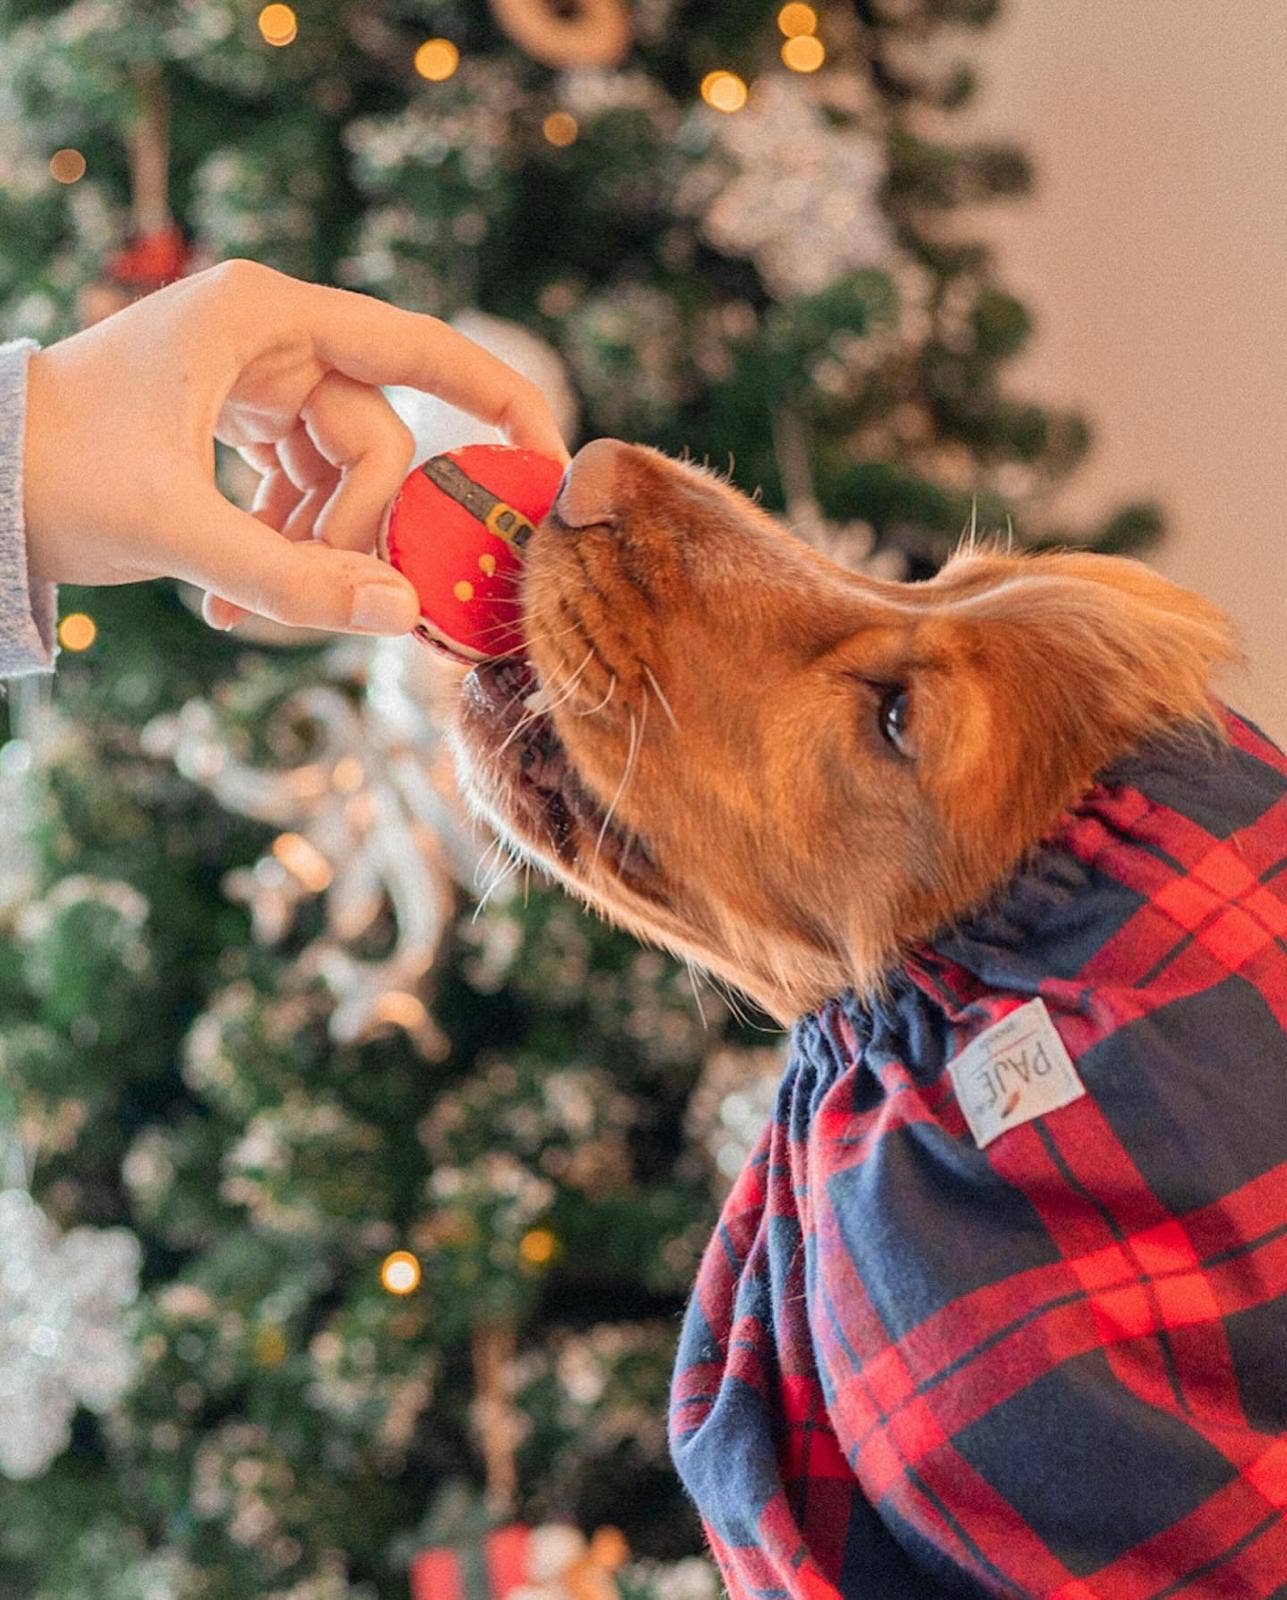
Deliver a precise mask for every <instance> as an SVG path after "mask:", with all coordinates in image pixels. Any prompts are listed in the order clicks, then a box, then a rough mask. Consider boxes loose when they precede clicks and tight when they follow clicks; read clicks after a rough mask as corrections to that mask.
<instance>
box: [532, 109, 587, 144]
mask: <svg viewBox="0 0 1287 1600" xmlns="http://www.w3.org/2000/svg"><path fill="white" fill-rule="evenodd" d="M579 131H580V130H579V128H578V126H577V120H576V118H575V117H574V116H573V115H572V113H571V112H570V111H551V112H550V114H549V116H548V117H546V119H545V121H544V122H543V123H542V124H541V132H542V133H543V134H544V135H545V137H546V138H547V139H548V140H549V142H550V143H551V144H552V145H554V146H555V147H556V148H557V149H559V150H563V149H565V148H566V147H567V146H568V145H570V144H572V143H574V142H575V140H576V136H577V134H578V132H579Z"/></svg>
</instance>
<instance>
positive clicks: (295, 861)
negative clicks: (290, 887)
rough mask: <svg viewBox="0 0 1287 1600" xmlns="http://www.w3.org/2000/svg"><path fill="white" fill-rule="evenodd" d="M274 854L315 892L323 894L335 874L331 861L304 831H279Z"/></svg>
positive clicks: (288, 870)
mask: <svg viewBox="0 0 1287 1600" xmlns="http://www.w3.org/2000/svg"><path fill="white" fill-rule="evenodd" d="M273 854H274V855H275V856H276V857H277V859H278V861H280V862H281V864H282V866H284V867H285V868H286V870H287V872H290V873H293V874H294V875H295V877H297V878H298V879H299V881H300V882H301V883H302V884H303V885H304V887H305V888H306V889H308V890H311V891H312V893H313V894H321V892H322V890H323V889H325V888H326V887H327V886H328V885H329V883H330V881H331V879H332V878H333V877H334V876H335V872H334V869H333V868H332V866H331V863H330V862H329V861H328V860H327V859H326V857H325V856H324V855H323V854H322V852H321V851H320V850H319V849H318V848H317V846H316V845H315V844H313V843H312V842H311V841H310V840H308V839H306V838H305V837H304V836H303V834H302V833H279V834H278V835H277V837H276V838H275V839H274V840H273Z"/></svg>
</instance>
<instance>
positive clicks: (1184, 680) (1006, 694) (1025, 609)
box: [932, 552, 1239, 849]
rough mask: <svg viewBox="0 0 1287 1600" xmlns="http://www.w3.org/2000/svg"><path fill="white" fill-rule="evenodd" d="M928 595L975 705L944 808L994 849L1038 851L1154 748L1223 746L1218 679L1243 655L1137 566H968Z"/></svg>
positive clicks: (1205, 612) (967, 559)
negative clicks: (1121, 759)
mask: <svg viewBox="0 0 1287 1600" xmlns="http://www.w3.org/2000/svg"><path fill="white" fill-rule="evenodd" d="M932 587H933V588H935V589H936V590H938V591H939V592H940V594H941V599H942V609H941V610H940V611H939V612H938V622H939V625H940V626H942V627H944V628H945V629H946V630H947V633H948V636H949V638H950V639H951V640H952V645H953V649H952V654H953V655H954V656H955V657H956V658H957V660H958V661H959V662H960V663H961V665H962V667H963V669H964V676H965V677H966V679H967V681H968V687H969V697H970V699H971V700H972V701H973V704H972V706H971V707H970V708H969V710H968V716H969V726H970V727H971V730H972V737H971V738H970V739H969V744H970V746H971V747H972V755H973V759H965V760H963V761H962V762H959V763H956V764H955V767H956V771H955V774H954V777H953V782H952V787H953V789H954V791H955V793H954V794H952V795H945V796H944V797H943V798H944V799H945V800H947V801H949V802H950V808H951V809H952V810H955V811H957V813H958V816H960V818H961V820H965V819H966V818H967V817H968V816H970V815H971V814H972V815H974V817H975V818H976V820H977V821H978V823H979V824H980V826H982V828H983V831H984V833H985V834H986V833H988V832H991V834H992V841H993V843H994V844H1001V843H1002V838H1003V837H1004V840H1005V846H1006V847H1007V849H1008V847H1011V846H1013V845H1014V844H1016V843H1017V845H1018V848H1020V849H1022V848H1023V847H1024V846H1025V845H1026V844H1028V843H1031V842H1032V841H1033V839H1035V838H1036V837H1037V836H1039V834H1040V832H1041V831H1043V830H1044V828H1045V827H1047V826H1049V824H1050V823H1051V822H1052V821H1053V820H1054V818H1055V816H1057V815H1058V812H1059V811H1060V810H1062V809H1063V807H1064V806H1066V805H1068V804H1069V803H1070V802H1071V801H1072V800H1073V799H1075V798H1076V796H1077V794H1079V793H1081V792H1082V791H1083V790H1084V789H1085V788H1086V787H1087V786H1088V785H1089V783H1090V781H1091V779H1092V778H1093V776H1094V774H1095V773H1096V772H1097V771H1099V770H1100V769H1101V768H1102V767H1104V766H1106V765H1107V764H1108V763H1109V762H1111V761H1113V760H1115V759H1116V758H1117V757H1118V756H1120V755H1122V754H1124V753H1125V752H1126V751H1127V750H1129V749H1130V748H1131V747H1132V746H1133V745H1135V744H1137V743H1138V742H1140V741H1141V740H1142V739H1144V738H1146V737H1147V736H1149V735H1155V734H1176V735H1185V736H1187V735H1192V734H1197V735H1199V736H1200V735H1201V734H1202V733H1203V731H1204V730H1205V732H1206V734H1207V736H1208V737H1219V736H1220V732H1221V724H1220V722H1219V719H1218V715H1217V710H1216V706H1215V702H1214V701H1213V699H1212V697H1211V687H1210V685H1211V678H1212V674H1213V672H1214V670H1215V668H1216V667H1217V666H1219V665H1221V664H1222V663H1225V662H1228V661H1232V660H1236V659H1238V656H1239V651H1238V649H1237V646H1236V644H1235V642H1234V639H1233V635H1232V630H1231V628H1230V625H1229V622H1228V619H1227V618H1226V617H1225V615H1224V613H1223V612H1221V611H1220V610H1219V608H1218V607H1216V606H1214V605H1212V604H1210V602H1208V601H1206V600H1203V599H1202V598H1200V597H1199V596H1198V595H1195V594H1192V593H1190V592H1189V591H1188V590H1186V589H1181V588H1179V587H1178V586H1177V585H1175V584H1173V583H1169V582H1168V581H1167V580H1166V579H1164V578H1161V577H1159V576H1158V575H1157V574H1156V573H1155V572H1152V571H1150V570H1149V569H1148V568H1147V567H1145V566H1142V565H1141V564H1140V563H1139V562H1136V561H1129V560H1125V559H1122V558H1120V557H1112V556H1096V555H1091V554H1086V553H1074V552H1065V553H1057V554H1048V555H1039V556H1032V557H1022V558H1015V557H1007V556H1002V555H966V556H963V557H961V558H959V559H958V560H956V561H954V562H952V563H950V564H949V565H948V566H947V567H945V568H944V570H943V572H942V573H941V574H940V576H939V578H938V579H936V580H933V584H932ZM962 754H963V755H964V752H962ZM967 768H974V769H975V770H973V771H969V772H967V771H966V769H967ZM998 804H999V805H1000V806H1002V807H1004V808H1007V812H1008V814H1006V815H1000V814H999V813H998V810H997V806H998ZM985 818H986V819H987V820H986V822H985ZM1034 830H1035V831H1034ZM1024 834H1027V835H1028V837H1027V838H1024V837H1022V835H1024ZM981 842H983V841H981Z"/></svg>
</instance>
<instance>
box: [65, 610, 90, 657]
mask: <svg viewBox="0 0 1287 1600" xmlns="http://www.w3.org/2000/svg"><path fill="white" fill-rule="evenodd" d="M97 638H98V624H97V623H96V622H95V621H94V619H93V617H91V616H87V615H86V613H85V612H83V611H71V612H68V614H67V615H66V616H65V617H64V618H63V620H62V621H61V622H60V623H59V624H58V643H59V644H60V645H62V647H63V649H64V650H88V649H89V647H90V645H92V644H93V642H94V640H95V639H97Z"/></svg>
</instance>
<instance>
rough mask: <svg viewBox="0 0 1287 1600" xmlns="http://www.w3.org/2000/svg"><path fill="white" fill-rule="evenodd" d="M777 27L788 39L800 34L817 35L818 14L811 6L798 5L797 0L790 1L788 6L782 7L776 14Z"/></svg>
mask: <svg viewBox="0 0 1287 1600" xmlns="http://www.w3.org/2000/svg"><path fill="white" fill-rule="evenodd" d="M778 27H779V28H780V29H781V30H782V32H783V33H784V34H785V35H786V36H787V38H788V39H794V38H796V37H797V36H798V35H799V34H802V33H817V31H818V13H817V12H816V11H815V10H814V9H813V7H812V6H805V5H800V4H798V3H797V0H792V3H791V4H790V5H785V6H783V7H782V9H781V11H779V12H778Z"/></svg>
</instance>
